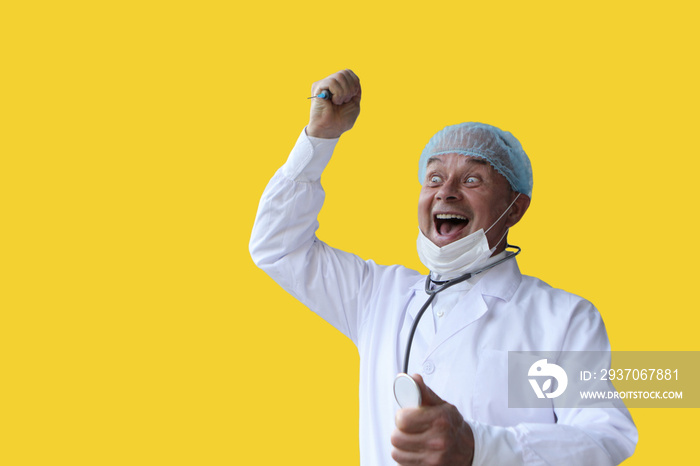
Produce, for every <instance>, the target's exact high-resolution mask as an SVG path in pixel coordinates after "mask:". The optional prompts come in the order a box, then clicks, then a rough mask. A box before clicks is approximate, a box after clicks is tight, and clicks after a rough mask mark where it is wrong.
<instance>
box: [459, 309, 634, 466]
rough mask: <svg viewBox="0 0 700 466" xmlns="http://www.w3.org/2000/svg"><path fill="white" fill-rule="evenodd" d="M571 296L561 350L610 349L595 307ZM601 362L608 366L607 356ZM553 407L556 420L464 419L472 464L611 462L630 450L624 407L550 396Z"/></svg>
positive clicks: (605, 465)
mask: <svg viewBox="0 0 700 466" xmlns="http://www.w3.org/2000/svg"><path fill="white" fill-rule="evenodd" d="M572 297H573V295H572ZM576 298H577V302H576V304H575V308H574V312H573V313H572V316H571V320H570V322H569V326H568V329H569V331H568V332H567V335H566V337H565V339H564V344H563V346H562V348H561V350H562V351H604V352H609V351H610V344H609V340H608V336H607V332H606V331H605V326H604V324H603V320H602V318H601V317H600V314H599V313H598V311H597V309H595V307H594V306H593V305H592V304H591V303H589V302H588V301H585V300H582V299H580V298H578V297H576ZM601 364H602V365H601V366H600V367H609V360H608V361H604V362H601ZM606 364H608V365H607V366H606ZM613 389H614V388H613ZM554 412H555V414H556V417H557V422H556V423H555V424H539V423H521V424H518V425H516V426H512V427H500V426H491V425H485V424H482V423H478V422H476V421H473V420H468V422H469V424H470V426H471V427H472V430H473V432H474V443H475V452H474V461H473V463H472V464H473V466H485V465H499V466H516V465H517V466H521V465H528V466H533V465H538V466H539V465H563V464H565V465H567V466H613V465H617V464H620V463H621V462H622V461H624V460H625V459H626V458H628V457H629V456H631V455H632V453H633V452H634V449H635V446H636V444H637V429H636V427H635V425H634V422H633V421H632V417H631V416H630V414H629V411H627V409H626V408H624V407H623V408H622V409H617V408H612V407H611V408H593V407H587V408H564V407H557V403H556V401H555V403H554Z"/></svg>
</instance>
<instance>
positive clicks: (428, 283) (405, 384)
mask: <svg viewBox="0 0 700 466" xmlns="http://www.w3.org/2000/svg"><path fill="white" fill-rule="evenodd" d="M506 248H515V249H517V251H515V252H513V251H507V252H506V256H505V257H503V258H501V259H499V260H497V261H495V262H494V263H492V264H489V265H487V266H486V267H484V268H482V269H480V270H477V271H476V272H468V273H465V274H464V275H461V276H459V277H457V278H453V279H451V280H445V281H438V280H433V279H432V278H430V274H428V276H427V277H425V292H426V294H428V299H427V300H426V301H425V303H423V306H422V307H421V308H420V310H419V311H418V314H416V319H415V320H414V321H413V325H412V326H411V331H410V332H409V334H408V342H407V343H406V351H405V353H404V357H403V372H401V373H400V374H399V375H397V376H396V378H395V379H394V397H395V398H396V401H397V403H398V404H399V406H401V407H402V408H417V407H419V406H420V405H421V396H420V387H418V384H417V383H416V381H415V380H413V378H412V377H411V376H410V375H408V361H409V359H410V357H411V345H412V344H413V336H414V335H415V333H416V329H417V328H418V323H419V322H420V319H421V317H423V314H424V313H425V310H426V309H428V306H430V303H432V302H433V300H434V299H435V297H436V296H437V295H438V293H440V292H442V291H445V290H446V289H448V288H450V287H452V286H455V285H456V284H458V283H462V282H463V281H466V280H469V279H470V278H472V277H473V276H474V275H478V274H480V273H482V272H486V271H487V270H489V269H492V268H494V267H496V266H497V265H499V264H502V263H503V262H505V261H507V260H509V259H512V258H514V257H515V256H517V255H518V254H520V251H521V249H520V248H519V247H518V246H514V245H512V244H506Z"/></svg>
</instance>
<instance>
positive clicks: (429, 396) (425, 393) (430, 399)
mask: <svg viewBox="0 0 700 466" xmlns="http://www.w3.org/2000/svg"><path fill="white" fill-rule="evenodd" d="M411 377H412V378H413V380H415V381H416V383H417V384H418V387H419V388H420V396H421V400H422V402H421V406H439V405H441V404H445V401H444V400H443V399H442V398H440V397H439V396H437V394H436V393H435V392H434V391H432V390H431V389H430V387H428V386H427V385H426V384H425V382H424V381H423V377H421V375H420V374H413V375H412V376H411Z"/></svg>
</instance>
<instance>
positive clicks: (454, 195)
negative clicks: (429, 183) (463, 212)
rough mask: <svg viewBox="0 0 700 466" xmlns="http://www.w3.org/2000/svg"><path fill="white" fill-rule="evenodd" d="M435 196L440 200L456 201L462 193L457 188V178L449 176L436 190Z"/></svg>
mask: <svg viewBox="0 0 700 466" xmlns="http://www.w3.org/2000/svg"><path fill="white" fill-rule="evenodd" d="M437 198H438V199H439V200H441V201H456V200H459V199H461V198H462V193H461V191H460V190H459V180H458V179H457V178H450V179H448V180H447V181H446V182H445V183H443V184H442V186H440V189H439V190H438V192H437Z"/></svg>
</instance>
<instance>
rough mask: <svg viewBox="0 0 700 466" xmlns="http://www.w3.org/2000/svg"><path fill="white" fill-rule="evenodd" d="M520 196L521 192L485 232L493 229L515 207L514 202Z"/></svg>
mask: <svg viewBox="0 0 700 466" xmlns="http://www.w3.org/2000/svg"><path fill="white" fill-rule="evenodd" d="M519 197H520V193H518V195H517V196H515V199H513V202H511V203H510V205H509V206H508V207H506V210H504V211H503V213H502V214H501V216H500V217H498V218H497V219H496V221H495V222H493V225H491V226H490V227H489V229H488V230H486V231H485V232H484V234H486V233H488V232H489V231H490V230H491V228H493V227H494V226H495V225H496V224H497V223H498V221H499V220H500V219H502V218H503V216H504V215H505V214H506V213H507V212H508V211H509V210H510V208H511V207H513V204H515V201H517V200H518V198H519ZM506 231H508V230H506ZM501 239H503V238H501ZM498 242H499V243H500V242H501V240H498Z"/></svg>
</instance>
